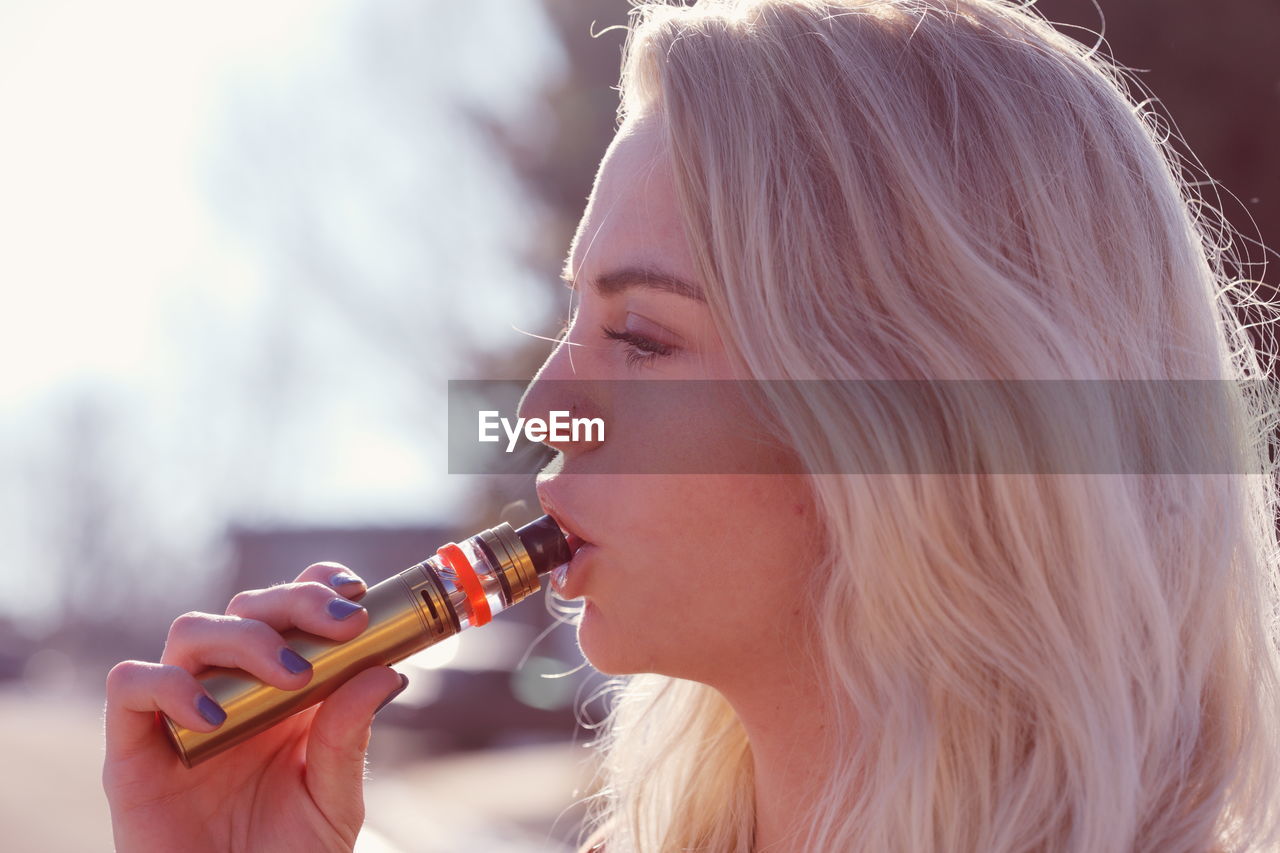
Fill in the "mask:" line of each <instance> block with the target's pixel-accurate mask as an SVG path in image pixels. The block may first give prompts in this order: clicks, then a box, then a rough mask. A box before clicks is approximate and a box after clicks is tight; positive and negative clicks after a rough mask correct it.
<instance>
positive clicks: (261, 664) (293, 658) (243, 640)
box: [160, 613, 311, 690]
mask: <svg viewBox="0 0 1280 853" xmlns="http://www.w3.org/2000/svg"><path fill="white" fill-rule="evenodd" d="M160 663H163V664H170V665H172V666H178V667H181V668H183V669H185V670H187V671H188V672H199V671H200V670H202V669H205V668H206V667H209V666H225V667H232V668H235V669H243V670H244V671H245V672H247V673H249V674H250V675H252V676H254V677H255V678H257V679H258V680H260V681H263V682H266V683H267V684H270V685H271V686H272V687H279V688H280V689H281V690H299V689H301V688H302V687H303V686H305V685H306V683H307V682H308V681H310V680H311V664H310V662H308V661H307V660H306V659H305V658H303V657H302V656H301V655H299V654H298V653H297V652H295V651H294V650H293V649H291V648H289V646H288V644H287V643H286V642H285V640H284V637H282V636H280V633H279V632H278V631H276V630H275V629H274V628H272V627H271V626H270V625H267V624H265V623H263V622H259V621H258V620H256V619H242V618H241V617H239V616H215V615H214V614H212V613H184V614H182V615H181V616H179V617H178V618H177V619H175V620H173V624H172V625H170V626H169V638H168V639H167V640H166V641H165V645H164V653H163V654H161V655H160Z"/></svg>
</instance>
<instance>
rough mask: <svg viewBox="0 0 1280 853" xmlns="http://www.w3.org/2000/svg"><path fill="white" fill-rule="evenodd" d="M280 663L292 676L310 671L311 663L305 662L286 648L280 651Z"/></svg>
mask: <svg viewBox="0 0 1280 853" xmlns="http://www.w3.org/2000/svg"><path fill="white" fill-rule="evenodd" d="M280 663H282V664H284V668H285V669H287V670H289V672H291V673H293V674H294V675H297V674H298V673H300V672H306V671H307V670H309V669H311V661H309V660H307V659H306V658H304V657H303V656H302V655H300V654H298V653H297V652H295V651H294V650H293V649H291V648H289V647H288V646H285V647H284V648H283V649H281V650H280Z"/></svg>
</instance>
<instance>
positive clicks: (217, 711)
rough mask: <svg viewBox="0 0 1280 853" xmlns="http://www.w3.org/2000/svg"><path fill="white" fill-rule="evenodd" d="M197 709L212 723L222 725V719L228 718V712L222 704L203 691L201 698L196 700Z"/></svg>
mask: <svg viewBox="0 0 1280 853" xmlns="http://www.w3.org/2000/svg"><path fill="white" fill-rule="evenodd" d="M196 710H197V711H199V712H200V716H202V717H204V718H205V719H206V720H208V721H209V723H210V724H211V725H215V726H220V725H222V721H223V720H225V719H226V718H227V712H226V711H224V710H222V706H221V705H219V704H218V703H217V702H215V701H213V700H212V699H210V698H209V697H208V696H207V695H206V694H204V693H201V694H200V698H199V699H197V700H196Z"/></svg>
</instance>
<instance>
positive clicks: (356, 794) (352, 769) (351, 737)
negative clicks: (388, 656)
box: [306, 666, 408, 828]
mask: <svg viewBox="0 0 1280 853" xmlns="http://www.w3.org/2000/svg"><path fill="white" fill-rule="evenodd" d="M407 684H408V679H407V678H405V677H404V676H401V675H400V673H398V672H396V671H395V670H393V669H391V668H390V667H386V666H375V667H371V668H370V669H367V670H365V671H364V672H361V673H360V674H359V675H357V676H355V677H354V678H352V679H351V680H349V681H347V682H346V683H345V684H343V685H342V686H341V687H339V688H338V689H337V690H336V691H334V692H333V694H332V695H330V696H329V698H327V699H325V700H324V702H323V704H321V706H320V710H319V711H318V712H316V715H315V718H314V719H313V720H312V723H311V734H310V737H309V738H308V740H307V771H306V785H307V789H308V790H309V791H310V792H311V796H312V797H313V798H314V799H315V802H316V805H317V806H319V807H320V808H321V809H323V810H324V812H325V814H326V815H328V816H329V817H330V818H331V819H336V820H337V821H339V822H340V825H347V826H352V827H357V828H358V827H359V826H360V824H361V822H362V821H363V819H364V797H363V793H362V789H363V785H364V756H365V750H366V749H368V747H369V733H370V732H369V726H370V722H371V721H372V719H373V715H374V714H375V713H376V712H377V711H378V709H379V708H380V707H381V706H382V704H383V703H384V702H385V701H386V700H387V699H388V698H390V697H391V696H392V695H394V694H396V693H399V692H400V691H401V690H403V689H404V688H405V686H406V685H407Z"/></svg>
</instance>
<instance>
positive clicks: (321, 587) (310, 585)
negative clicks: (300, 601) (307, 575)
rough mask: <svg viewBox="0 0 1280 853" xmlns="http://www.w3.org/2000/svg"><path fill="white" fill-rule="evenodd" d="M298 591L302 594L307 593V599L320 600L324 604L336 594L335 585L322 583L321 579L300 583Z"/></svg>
mask: <svg viewBox="0 0 1280 853" xmlns="http://www.w3.org/2000/svg"><path fill="white" fill-rule="evenodd" d="M298 591H299V593H300V594H303V595H305V596H306V598H307V600H308V601H310V602H312V603H317V602H318V603H320V604H324V603H325V602H327V601H328V600H329V599H331V598H333V596H334V592H333V587H331V586H329V585H328V584H325V583H321V582H320V581H306V582H304V583H299V584H298Z"/></svg>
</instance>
